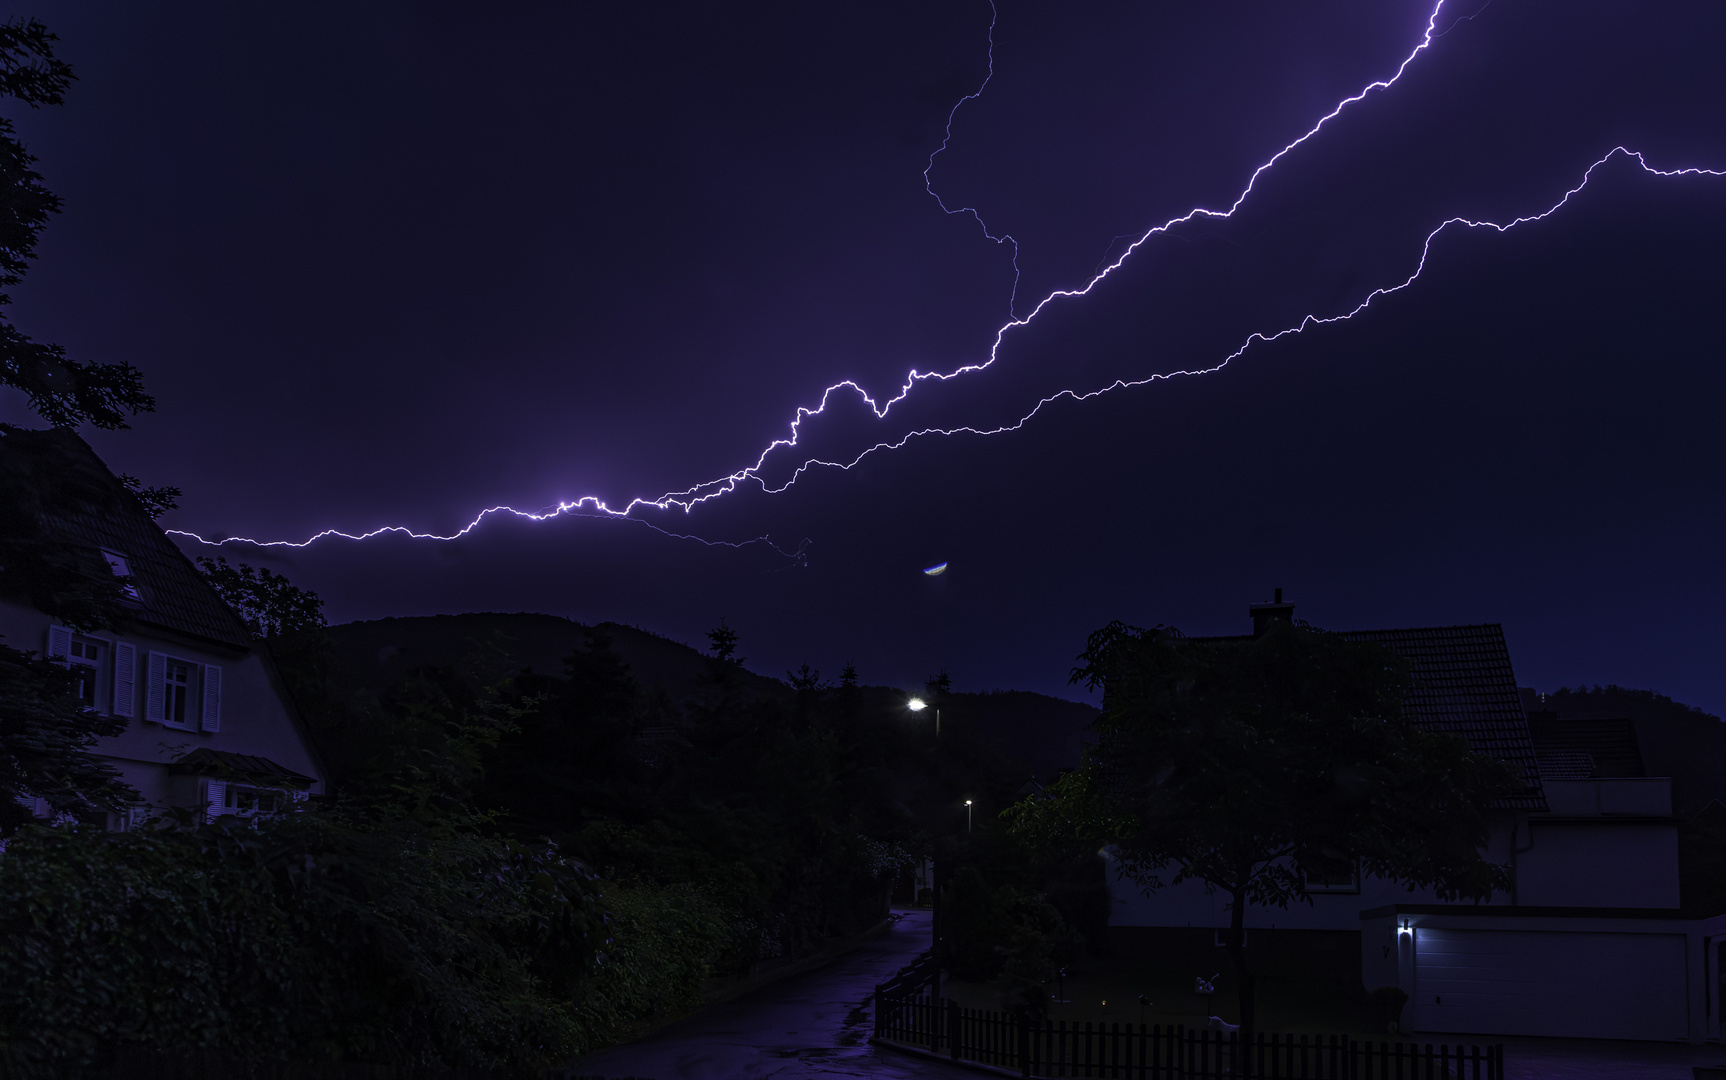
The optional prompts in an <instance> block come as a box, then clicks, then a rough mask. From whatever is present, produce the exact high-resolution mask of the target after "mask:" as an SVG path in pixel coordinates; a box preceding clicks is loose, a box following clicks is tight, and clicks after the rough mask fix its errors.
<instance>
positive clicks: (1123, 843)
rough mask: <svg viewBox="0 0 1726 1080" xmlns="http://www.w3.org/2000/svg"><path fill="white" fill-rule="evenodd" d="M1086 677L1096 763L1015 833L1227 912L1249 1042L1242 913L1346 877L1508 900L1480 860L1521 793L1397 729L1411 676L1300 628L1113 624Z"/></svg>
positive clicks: (1430, 739) (1503, 774)
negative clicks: (1492, 823)
mask: <svg viewBox="0 0 1726 1080" xmlns="http://www.w3.org/2000/svg"><path fill="white" fill-rule="evenodd" d="M1080 659H1081V661H1082V663H1081V666H1079V667H1078V668H1076V669H1075V670H1074V671H1073V681H1074V682H1082V683H1085V684H1086V685H1088V686H1090V687H1092V688H1098V687H1100V688H1102V690H1103V691H1104V699H1103V715H1102V717H1101V719H1100V720H1099V721H1098V729H1099V733H1100V741H1099V746H1098V749H1097V752H1096V753H1095V754H1094V755H1093V756H1092V758H1091V759H1090V761H1089V762H1088V763H1087V767H1086V768H1085V769H1084V770H1083V771H1081V772H1079V773H1075V774H1070V775H1069V776H1067V777H1065V778H1063V779H1062V780H1061V781H1060V782H1058V783H1057V784H1055V785H1054V786H1053V787H1052V788H1051V794H1052V795H1053V796H1054V797H1053V798H1049V799H1044V798H1031V799H1027V800H1025V801H1024V802H1021V803H1020V804H1019V805H1017V806H1016V807H1014V808H1013V809H1012V810H1011V811H1010V815H1011V818H1012V820H1013V821H1014V825H1015V827H1016V828H1017V829H1018V830H1020V831H1021V832H1022V833H1024V834H1025V835H1028V836H1034V837H1041V838H1044V839H1045V840H1054V839H1056V838H1063V837H1080V836H1082V837H1085V838H1086V839H1089V840H1091V841H1093V842H1099V841H1103V842H1106V841H1113V842H1114V843H1115V844H1116V850H1117V853H1118V858H1119V862H1120V865H1121V867H1122V869H1123V871H1124V872H1125V873H1126V874H1127V875H1128V876H1129V877H1130V878H1131V879H1132V880H1134V881H1135V882H1136V883H1138V884H1139V885H1140V886H1141V887H1142V888H1143V889H1145V890H1146V891H1147V892H1151V891H1155V890H1158V889H1161V888H1163V887H1165V886H1168V885H1176V884H1179V883H1181V882H1183V881H1187V880H1190V879H1197V880H1199V881H1202V882H1204V883H1205V885H1206V886H1207V887H1208V888H1211V889H1217V890H1221V891H1222V892H1224V893H1226V894H1228V896H1229V901H1230V906H1231V910H1232V923H1233V929H1234V933H1233V939H1234V947H1233V948H1231V953H1232V954H1233V955H1234V958H1235V960H1236V966H1237V968H1238V969H1239V970H1240V973H1241V976H1242V979H1241V995H1242V1002H1241V1015H1242V1023H1243V1025H1245V1026H1249V1027H1250V1025H1251V1023H1252V1002H1251V995H1252V979H1251V975H1250V972H1249V971H1248V970H1247V969H1246V958H1245V955H1244V953H1242V952H1241V950H1240V948H1239V943H1240V934H1241V929H1242V926H1243V922H1242V920H1243V916H1244V914H1245V909H1246V906H1247V905H1248V904H1258V905H1264V906H1277V907H1287V906H1288V905H1289V904H1290V903H1291V902H1293V901H1296V900H1302V899H1307V898H1308V897H1307V892H1306V879H1307V875H1308V874H1311V873H1314V872H1318V873H1325V872H1331V871H1333V870H1334V869H1337V868H1345V869H1347V870H1351V871H1352V870H1353V869H1354V868H1356V867H1358V868H1359V871H1360V872H1361V873H1363V874H1367V875H1372V876H1376V877H1379V878H1383V879H1387V880H1391V881H1397V882H1401V883H1403V884H1406V885H1408V886H1410V887H1411V888H1425V889H1431V890H1432V891H1434V892H1435V893H1437V895H1438V896H1439V897H1440V898H1442V899H1446V900H1454V899H1477V900H1485V899H1488V898H1490V896H1491V895H1492V893H1493V891H1494V890H1495V889H1504V888H1508V886H1509V883H1510V882H1509V876H1508V873H1507V871H1506V870H1505V868H1503V867H1500V866H1496V865H1493V864H1490V863H1488V862H1486V861H1485V860H1484V859H1483V858H1482V857H1481V855H1480V849H1481V848H1482V847H1484V846H1485V844H1486V842H1487V839H1488V835H1489V821H1488V816H1487V815H1488V810H1489V807H1490V806H1491V804H1492V803H1493V801H1494V800H1495V799H1498V798H1501V797H1503V796H1506V795H1509V794H1513V793H1515V792H1516V791H1518V790H1520V787H1521V785H1520V782H1519V781H1518V779H1517V778H1516V776H1515V775H1514V774H1513V773H1512V772H1511V771H1510V769H1509V768H1508V767H1506V766H1505V765H1503V764H1502V763H1499V762H1494V761H1489V760H1486V759H1484V758H1481V757H1479V756H1478V755H1476V754H1474V753H1473V752H1471V751H1470V750H1469V748H1468V747H1467V745H1466V744H1464V743H1463V742H1462V741H1461V740H1459V739H1456V738H1453V737H1450V736H1446V735H1441V734H1438V733H1435V732H1432V731H1429V730H1427V729H1425V728H1423V727H1421V726H1420V725H1418V724H1416V723H1414V722H1412V721H1410V720H1408V719H1406V718H1405V717H1403V715H1402V712H1401V701H1402V698H1403V695H1404V693H1405V691H1406V690H1407V688H1408V686H1409V674H1408V669H1407V665H1406V663H1404V662H1403V661H1402V660H1401V659H1400V658H1398V657H1397V656H1396V655H1395V654H1394V653H1392V652H1390V651H1389V650H1388V649H1386V648H1384V647H1383V646H1381V645H1378V644H1376V643H1370V642H1356V641H1349V640H1347V639H1345V638H1343V637H1341V636H1339V635H1336V634H1330V633H1326V632H1325V631H1323V630H1319V629H1316V628H1313V627H1310V626H1307V625H1305V624H1294V623H1277V624H1273V625H1272V628H1271V629H1270V630H1269V631H1267V632H1266V633H1265V634H1263V635H1262V636H1260V637H1257V638H1254V639H1251V640H1245V641H1243V640H1241V639H1195V638H1187V637H1184V636H1183V635H1181V634H1180V633H1179V632H1178V631H1175V630H1172V629H1166V628H1160V627H1159V628H1157V629H1153V630H1141V629H1138V628H1135V627H1129V626H1125V625H1123V624H1121V623H1113V624H1111V625H1109V626H1107V627H1105V628H1103V629H1102V630H1099V631H1097V632H1096V633H1094V634H1092V635H1091V637H1090V640H1089V641H1088V643H1087V645H1086V648H1085V651H1084V653H1083V654H1081V657H1080Z"/></svg>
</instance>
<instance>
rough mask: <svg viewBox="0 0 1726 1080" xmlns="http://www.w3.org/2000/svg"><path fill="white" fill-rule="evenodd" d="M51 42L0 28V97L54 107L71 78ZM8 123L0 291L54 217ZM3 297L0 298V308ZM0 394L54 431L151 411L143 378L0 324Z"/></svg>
mask: <svg viewBox="0 0 1726 1080" xmlns="http://www.w3.org/2000/svg"><path fill="white" fill-rule="evenodd" d="M56 40H58V39H57V38H56V37H55V36H54V35H53V34H51V33H49V32H48V29H47V27H45V26H43V25H42V24H41V23H39V22H37V21H36V20H35V19H14V20H12V21H11V22H8V23H6V24H4V25H0V96H3V97H9V98H11V99H13V100H14V101H19V102H22V103H24V104H26V105H29V106H30V107H32V108H36V107H38V106H41V105H59V104H61V102H62V100H63V95H64V93H65V90H66V88H67V87H68V86H69V85H71V83H72V80H73V78H74V76H73V75H72V69H71V68H70V67H68V66H67V65H66V64H65V63H64V62H63V61H61V60H59V59H57V58H56V57H55V56H54V42H55V41H56ZM15 131H16V129H15V128H14V127H13V126H12V122H11V121H10V120H5V119H0V287H6V286H12V285H16V284H17V283H18V282H19V281H21V280H23V277H24V274H25V273H26V272H27V271H28V270H29V268H30V261H31V260H32V259H34V258H35V256H36V243H37V240H38V238H39V237H40V235H41V233H42V230H43V228H45V227H46V226H47V224H48V219H49V217H50V216H52V215H53V214H56V213H58V212H59V210H60V198H59V196H57V195H55V194H54V193H53V192H51V191H49V190H48V189H47V188H46V187H45V186H44V185H43V182H42V176H41V174H40V173H38V172H36V170H35V169H34V168H33V167H32V166H33V165H34V164H35V162H36V159H35V158H34V157H33V156H31V154H30V153H29V151H27V150H25V148H24V145H23V144H22V143H20V142H19V141H18V139H17V137H16V134H15ZM10 302H11V297H10V296H8V295H6V294H4V293H0V307H4V306H5V305H6V304H9V303H10ZM0 386H11V387H14V388H16V389H18V390H22V391H23V392H24V394H25V395H26V396H27V397H28V399H29V402H30V408H31V409H32V410H33V411H34V412H35V413H36V415H38V416H40V417H41V418H42V419H43V420H46V421H47V422H48V423H49V424H51V425H53V426H55V427H74V426H76V425H78V424H92V425H94V426H96V427H100V428H122V427H125V426H126V417H127V416H128V415H131V414H135V413H139V412H149V411H151V410H153V409H154V408H155V402H154V400H153V399H152V398H151V397H150V396H149V395H148V394H146V393H145V392H144V383H143V377H142V375H141V373H140V372H139V371H138V369H136V368H134V367H132V366H131V365H130V364H92V363H86V362H82V361H78V360H73V359H71V358H69V357H68V356H67V355H66V350H65V349H63V348H61V347H60V346H58V345H51V344H46V343H43V342H38V341H33V340H31V339H30V338H29V337H28V336H27V335H25V334H23V333H22V332H20V331H19V330H18V329H17V328H16V327H14V326H13V325H12V324H11V323H9V322H7V321H5V320H4V319H3V318H0Z"/></svg>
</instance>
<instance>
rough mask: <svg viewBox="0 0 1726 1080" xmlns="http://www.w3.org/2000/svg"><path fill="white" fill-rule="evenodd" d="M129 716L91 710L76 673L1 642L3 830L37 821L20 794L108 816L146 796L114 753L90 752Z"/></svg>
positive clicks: (58, 807) (66, 810)
mask: <svg viewBox="0 0 1726 1080" xmlns="http://www.w3.org/2000/svg"><path fill="white" fill-rule="evenodd" d="M125 727H126V721H125V720H122V719H117V718H115V717H110V716H104V715H102V714H101V713H98V712H96V711H95V710H92V709H86V708H85V707H84V703H83V702H82V701H81V700H80V699H79V698H78V696H77V694H76V693H75V692H74V689H73V681H72V673H71V672H70V671H67V670H66V669H65V668H63V667H61V666H59V665H58V664H53V663H50V662H48V661H47V660H44V659H42V658H41V657H39V656H36V655H34V654H33V653H25V652H20V651H18V650H17V649H13V648H10V647H8V646H5V645H0V835H10V834H11V833H12V832H13V831H14V830H16V829H17V828H18V827H19V826H20V825H23V824H24V823H26V822H27V821H29V820H30V816H31V812H30V810H29V809H27V808H26V807H25V806H24V805H23V804H22V803H21V802H20V801H19V800H20V799H24V798H40V799H46V800H47V801H48V805H49V807H50V808H51V809H52V811H53V812H54V813H55V814H56V815H59V814H70V815H72V816H73V817H76V818H83V819H92V818H94V819H100V818H101V817H102V816H103V815H104V814H105V812H106V811H109V810H118V809H120V808H121V807H122V806H125V805H126V804H127V803H129V802H132V801H134V800H136V799H137V798H138V793H137V792H135V791H133V790H132V789H131V788H130V787H128V786H127V785H126V784H125V783H124V782H123V781H122V780H121V779H120V775H119V773H118V772H116V771H115V769H114V767H113V766H112V765H110V764H109V763H108V762H107V761H106V760H104V759H102V758H99V757H96V756H94V755H93V754H91V753H90V749H91V747H93V746H94V745H95V743H96V740H97V739H98V738H101V737H103V736H110V735H118V734H119V733H120V732H121V731H122V730H124V729H125Z"/></svg>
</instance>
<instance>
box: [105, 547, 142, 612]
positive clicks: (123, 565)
mask: <svg viewBox="0 0 1726 1080" xmlns="http://www.w3.org/2000/svg"><path fill="white" fill-rule="evenodd" d="M102 557H103V558H104V559H107V560H108V569H110V570H112V571H113V572H114V576H115V577H119V578H129V577H131V576H132V566H131V564H130V563H128V562H127V561H126V556H124V555H122V554H120V553H119V552H118V551H110V550H108V549H107V548H103V549H102ZM120 592H121V594H123V595H124V596H125V597H126V599H128V600H131V601H133V602H134V603H143V600H144V598H143V597H142V596H139V595H138V587H137V586H136V585H122V586H120Z"/></svg>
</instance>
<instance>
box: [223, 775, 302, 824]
mask: <svg viewBox="0 0 1726 1080" xmlns="http://www.w3.org/2000/svg"><path fill="white" fill-rule="evenodd" d="M204 799H205V802H206V804H207V807H208V816H209V817H210V818H211V819H212V820H213V819H215V818H218V817H221V816H223V815H225V814H235V815H238V816H240V817H270V816H272V815H275V814H287V813H292V812H293V811H295V810H298V809H299V808H300V807H299V804H300V803H301V802H302V801H304V799H305V794H304V793H303V792H299V791H287V790H284V789H281V788H269V787H257V786H255V785H252V784H242V783H237V782H235V781H231V780H207V781H205V782H204Z"/></svg>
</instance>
